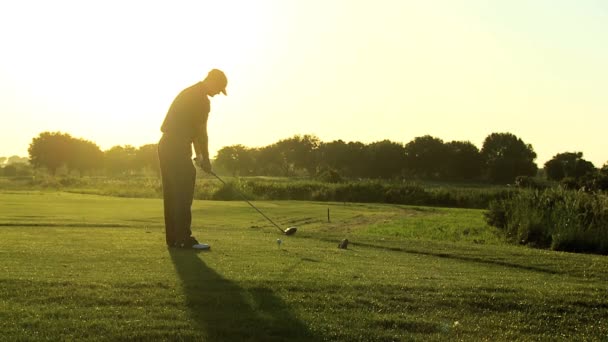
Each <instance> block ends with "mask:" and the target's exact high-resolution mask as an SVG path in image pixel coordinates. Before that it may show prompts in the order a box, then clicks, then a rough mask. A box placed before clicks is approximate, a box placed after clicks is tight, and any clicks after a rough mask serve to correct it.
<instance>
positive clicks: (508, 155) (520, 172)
mask: <svg viewBox="0 0 608 342" xmlns="http://www.w3.org/2000/svg"><path fill="white" fill-rule="evenodd" d="M481 156H482V159H483V162H484V165H485V169H486V172H487V176H488V179H489V180H490V181H492V182H496V183H512V182H513V181H514V180H515V177H517V176H534V175H536V171H537V166H536V164H535V163H534V159H536V153H535V152H534V149H533V148H532V145H530V144H526V143H524V142H523V141H522V140H521V139H520V138H518V137H516V136H515V135H513V134H511V133H492V134H490V135H489V136H488V137H486V139H485V141H484V143H483V147H482V148H481Z"/></svg>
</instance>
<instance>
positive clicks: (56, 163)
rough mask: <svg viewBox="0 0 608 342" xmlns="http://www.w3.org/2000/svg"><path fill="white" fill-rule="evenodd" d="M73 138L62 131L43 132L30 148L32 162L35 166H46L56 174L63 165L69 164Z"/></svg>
mask: <svg viewBox="0 0 608 342" xmlns="http://www.w3.org/2000/svg"><path fill="white" fill-rule="evenodd" d="M71 140H73V138H72V137H71V136H70V135H69V134H64V133H61V132H54V133H51V132H43V133H40V135H39V136H38V137H36V138H34V139H33V140H32V143H31V144H30V146H29V148H28V153H29V157H30V163H31V164H32V165H33V166H34V167H35V168H40V167H45V168H47V169H48V170H49V172H51V174H55V171H56V170H57V169H58V168H59V167H60V166H62V165H67V163H68V159H69V145H70V142H71Z"/></svg>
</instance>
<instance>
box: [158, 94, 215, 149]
mask: <svg viewBox="0 0 608 342" xmlns="http://www.w3.org/2000/svg"><path fill="white" fill-rule="evenodd" d="M203 87H204V85H203V83H202V82H199V83H196V84H195V85H193V86H190V87H188V88H186V89H184V90H182V92H181V93H179V95H177V97H176V98H175V100H173V103H172V104H171V107H169V111H168V112H167V116H166V117H165V120H164V121H163V124H162V126H161V128H160V130H161V131H162V132H163V133H164V135H165V136H166V137H168V138H170V139H171V140H173V141H175V142H177V141H181V142H182V144H179V145H181V146H186V144H187V146H188V149H191V147H190V144H191V143H192V141H194V140H196V139H198V140H199V141H200V142H201V144H202V145H203V146H204V147H205V148H206V147H207V141H208V136H207V119H208V117H209V111H210V110H211V107H210V103H209V98H208V97H207V94H206V92H205V91H204V88H203Z"/></svg>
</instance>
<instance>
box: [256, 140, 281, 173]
mask: <svg viewBox="0 0 608 342" xmlns="http://www.w3.org/2000/svg"><path fill="white" fill-rule="evenodd" d="M254 154H255V160H256V165H257V167H256V168H257V170H258V172H259V174H261V175H266V176H289V175H290V167H289V164H288V163H287V160H286V158H285V156H284V155H283V154H282V153H281V152H280V151H279V148H278V146H277V144H276V143H275V144H272V145H268V146H264V147H262V148H260V149H257V150H256V151H255V153H254Z"/></svg>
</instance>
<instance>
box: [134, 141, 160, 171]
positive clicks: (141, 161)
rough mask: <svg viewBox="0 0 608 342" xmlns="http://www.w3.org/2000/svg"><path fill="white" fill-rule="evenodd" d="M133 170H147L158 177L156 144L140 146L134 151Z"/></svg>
mask: <svg viewBox="0 0 608 342" xmlns="http://www.w3.org/2000/svg"><path fill="white" fill-rule="evenodd" d="M134 167H135V169H140V170H141V169H148V170H150V171H153V172H154V173H155V174H156V175H160V162H159V160H158V144H147V145H142V146H140V147H139V148H138V149H137V151H135V160H134Z"/></svg>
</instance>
